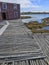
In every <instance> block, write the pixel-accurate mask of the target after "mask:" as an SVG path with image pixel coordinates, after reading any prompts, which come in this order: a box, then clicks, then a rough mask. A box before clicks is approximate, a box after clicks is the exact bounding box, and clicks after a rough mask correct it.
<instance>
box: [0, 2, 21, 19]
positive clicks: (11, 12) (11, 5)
mask: <svg viewBox="0 0 49 65" xmlns="http://www.w3.org/2000/svg"><path fill="white" fill-rule="evenodd" d="M2 3H3V2H0V10H1V12H0V20H2V12H5V13H6V19H8V20H10V19H18V18H20V4H16V5H17V6H16V7H17V9H15V10H14V3H6V4H7V9H3V7H2ZM4 3H5V2H4ZM14 12H18V16H14Z"/></svg>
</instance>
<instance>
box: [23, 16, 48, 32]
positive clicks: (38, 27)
mask: <svg viewBox="0 0 49 65" xmlns="http://www.w3.org/2000/svg"><path fill="white" fill-rule="evenodd" d="M24 24H25V26H26V27H27V28H28V29H30V30H31V31H32V32H33V33H49V30H44V29H42V28H43V27H46V26H49V25H48V24H49V17H47V18H44V19H42V23H38V21H32V22H31V21H30V22H29V23H24Z"/></svg>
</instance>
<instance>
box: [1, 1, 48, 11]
mask: <svg viewBox="0 0 49 65" xmlns="http://www.w3.org/2000/svg"><path fill="white" fill-rule="evenodd" d="M0 1H3V2H12V3H19V4H20V9H21V12H49V0H0Z"/></svg>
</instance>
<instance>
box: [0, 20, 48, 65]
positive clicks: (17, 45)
mask: <svg viewBox="0 0 49 65" xmlns="http://www.w3.org/2000/svg"><path fill="white" fill-rule="evenodd" d="M9 23H10V24H9V26H8V28H7V29H6V30H5V31H4V33H3V34H2V35H1V36H0V63H1V64H9V62H10V63H11V64H15V62H16V65H47V64H46V63H45V61H44V58H45V56H46V54H45V53H43V49H42V47H40V44H39V43H41V42H39V41H38V34H32V33H31V31H30V30H29V29H27V28H26V27H25V25H24V24H23V23H22V21H21V19H19V20H11V21H10V20H9ZM39 36H40V35H39ZM36 37H37V38H36ZM39 39H40V38H39ZM41 41H42V40H41ZM47 42H48V41H47ZM7 62H8V63H7ZM17 62H18V64H17ZM28 63H29V64H28ZM40 63H42V64H40ZM43 63H44V64H43Z"/></svg>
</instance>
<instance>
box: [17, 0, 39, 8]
mask: <svg viewBox="0 0 49 65" xmlns="http://www.w3.org/2000/svg"><path fill="white" fill-rule="evenodd" d="M17 3H19V4H20V5H21V8H30V7H31V8H38V7H39V5H33V3H32V2H31V1H30V0H17Z"/></svg>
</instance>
